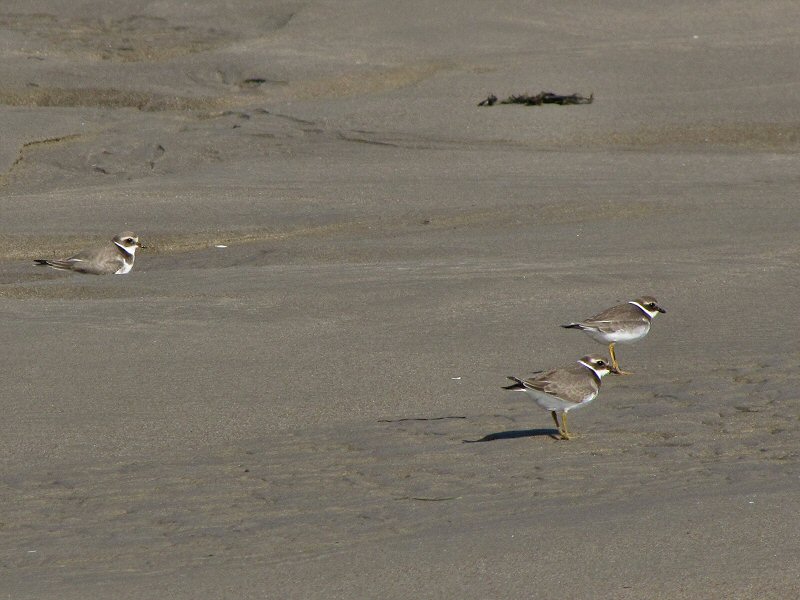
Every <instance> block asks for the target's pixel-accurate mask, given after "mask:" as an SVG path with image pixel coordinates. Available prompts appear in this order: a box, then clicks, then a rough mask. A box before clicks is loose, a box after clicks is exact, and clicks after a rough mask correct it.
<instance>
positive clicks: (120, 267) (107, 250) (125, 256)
mask: <svg viewBox="0 0 800 600" xmlns="http://www.w3.org/2000/svg"><path fill="white" fill-rule="evenodd" d="M137 248H144V246H142V245H141V244H140V243H139V238H138V237H137V235H136V234H135V233H133V232H131V231H123V232H122V233H120V234H117V235H115V236H114V238H113V239H112V240H111V242H110V243H108V244H106V245H105V246H101V247H99V248H90V249H88V250H82V251H81V252H78V253H77V254H75V255H73V256H70V257H69V258H63V259H57V260H50V259H47V258H37V259H34V262H35V263H36V264H39V265H47V266H48V267H52V268H54V269H60V270H62V271H77V272H78V273H91V274H92V275H111V274H113V275H124V274H125V273H130V271H131V269H133V259H134V258H135V255H136V249H137Z"/></svg>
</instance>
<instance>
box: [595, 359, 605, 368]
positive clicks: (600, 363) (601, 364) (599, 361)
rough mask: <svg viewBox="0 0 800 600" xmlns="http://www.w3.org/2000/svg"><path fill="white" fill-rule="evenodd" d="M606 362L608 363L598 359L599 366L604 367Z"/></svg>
mask: <svg viewBox="0 0 800 600" xmlns="http://www.w3.org/2000/svg"><path fill="white" fill-rule="evenodd" d="M605 364H606V363H604V362H603V361H602V360H598V361H597V366H598V367H602V366H604V365H605Z"/></svg>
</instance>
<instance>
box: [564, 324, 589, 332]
mask: <svg viewBox="0 0 800 600" xmlns="http://www.w3.org/2000/svg"><path fill="white" fill-rule="evenodd" d="M562 327H563V328H564V329H581V330H583V329H586V328H585V327H584V326H583V325H581V324H580V323H569V324H568V325H562Z"/></svg>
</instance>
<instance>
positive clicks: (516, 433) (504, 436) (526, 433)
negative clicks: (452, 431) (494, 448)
mask: <svg viewBox="0 0 800 600" xmlns="http://www.w3.org/2000/svg"><path fill="white" fill-rule="evenodd" d="M540 435H548V436H550V437H551V438H554V439H559V434H558V430H557V429H512V430H510V431H498V432H497V433H490V434H488V435H485V436H483V437H482V438H480V439H479V440H461V441H462V442H464V443H465V444H474V443H476V442H494V441H495V440H513V439H514V438H521V437H536V436H540Z"/></svg>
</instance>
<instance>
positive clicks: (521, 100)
mask: <svg viewBox="0 0 800 600" xmlns="http://www.w3.org/2000/svg"><path fill="white" fill-rule="evenodd" d="M592 102H594V94H590V95H589V97H588V98H587V97H586V96H581V95H580V94H569V95H566V96H565V95H562V94H554V93H553V92H540V93H538V94H536V95H535V96H532V95H530V94H519V95H514V96H509V97H508V98H506V99H505V100H498V98H497V96H495V95H494V94H489V96H488V97H487V98H486V99H485V100H481V101H480V102H479V103H478V106H494V105H495V104H523V105H525V106H541V105H542V104H560V105H561V106H564V105H567V104H591V103H592Z"/></svg>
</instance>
